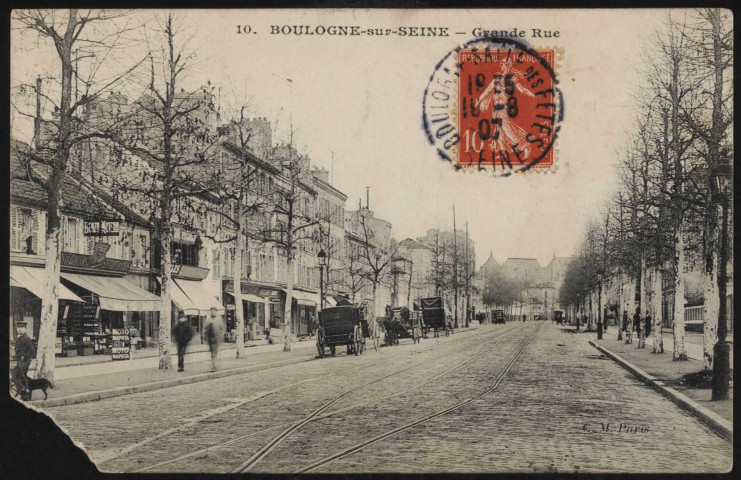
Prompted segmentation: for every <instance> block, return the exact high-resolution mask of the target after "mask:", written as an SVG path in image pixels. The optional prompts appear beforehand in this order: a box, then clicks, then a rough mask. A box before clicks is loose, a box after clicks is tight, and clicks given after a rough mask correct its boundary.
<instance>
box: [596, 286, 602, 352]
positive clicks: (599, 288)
mask: <svg viewBox="0 0 741 480" xmlns="http://www.w3.org/2000/svg"><path fill="white" fill-rule="evenodd" d="M602 329H603V326H602V273H598V274H597V340H602Z"/></svg>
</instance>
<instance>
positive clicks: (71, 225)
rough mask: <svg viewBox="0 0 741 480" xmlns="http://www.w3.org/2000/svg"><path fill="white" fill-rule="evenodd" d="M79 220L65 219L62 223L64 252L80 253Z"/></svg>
mask: <svg viewBox="0 0 741 480" xmlns="http://www.w3.org/2000/svg"><path fill="white" fill-rule="evenodd" d="M78 224H79V222H78V220H77V219H76V218H69V217H63V221H62V251H64V252H71V253H78V249H79V243H78V237H77V234H78V231H77V227H78Z"/></svg>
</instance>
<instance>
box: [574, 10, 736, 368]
mask: <svg viewBox="0 0 741 480" xmlns="http://www.w3.org/2000/svg"><path fill="white" fill-rule="evenodd" d="M681 15H682V16H681V17H678V16H677V14H675V13H672V14H670V15H669V16H668V17H667V20H666V24H665V26H664V28H663V29H662V30H660V31H658V32H657V33H656V39H655V42H654V43H653V45H652V46H651V47H649V49H648V50H647V51H646V52H645V53H644V58H643V61H642V63H641V68H640V70H639V71H638V72H637V73H638V80H639V86H640V87H639V91H638V92H637V94H636V101H637V103H636V104H637V106H638V107H637V111H636V117H635V128H633V130H632V131H631V132H629V133H630V140H629V141H628V142H626V145H625V148H624V149H623V150H622V151H621V152H619V155H620V160H619V163H618V165H617V168H618V171H619V174H618V180H617V184H616V185H615V190H614V193H613V195H612V197H611V198H610V200H609V201H608V202H607V203H606V205H605V206H604V208H603V211H602V214H601V218H600V219H598V220H593V221H591V222H590V223H589V224H588V225H587V227H586V231H585V232H584V236H583V240H582V245H581V247H580V250H579V252H578V253H577V255H576V258H575V260H574V261H573V262H572V263H571V265H570V268H569V270H568V272H567V275H566V279H565V283H564V286H563V287H562V289H561V292H560V294H561V298H560V300H561V303H562V304H563V305H575V304H579V303H580V302H581V303H583V302H585V300H588V298H589V296H590V295H591V296H592V297H593V299H594V300H597V299H596V298H595V297H594V296H595V295H597V293H598V291H599V290H600V286H602V287H604V288H602V289H601V290H602V292H603V295H605V296H609V295H610V293H609V292H614V293H613V295H614V296H616V297H617V298H619V297H622V298H619V302H618V303H619V304H620V305H621V306H622V307H624V308H620V309H619V310H624V309H626V308H625V307H626V305H629V306H633V295H634V294H635V292H636V291H638V292H639V293H638V295H637V296H638V297H639V298H640V306H638V308H639V309H640V312H641V315H642V316H645V315H646V314H650V315H651V317H652V321H653V329H652V344H653V351H654V352H657V353H659V352H663V351H664V344H663V338H662V329H661V323H662V315H663V312H662V298H663V295H662V292H664V291H667V290H668V291H671V290H673V291H674V300H673V304H672V305H671V306H670V308H671V313H670V315H671V317H672V318H673V330H674V332H673V333H674V358H675V359H676V360H684V359H687V352H686V347H685V334H684V332H685V324H684V309H685V290H686V278H687V273H688V272H690V271H700V272H702V277H703V282H702V283H703V288H704V292H703V297H704V332H705V333H704V336H705V339H704V344H705V349H704V350H705V354H704V356H705V361H704V365H705V368H706V369H712V368H713V348H714V345H715V344H716V341H717V338H718V331H719V329H722V331H723V337H724V336H725V319H726V313H725V312H726V291H725V290H726V282H727V274H726V265H727V264H728V263H729V262H731V261H732V258H731V252H730V251H729V249H728V248H727V246H728V242H729V237H730V234H729V233H728V232H729V229H728V228H727V222H728V218H729V209H730V205H729V198H730V195H729V192H728V190H729V189H728V188H727V187H729V186H732V166H733V143H732V142H733V139H732V134H731V132H732V125H733V80H732V69H733V30H732V23H733V22H732V19H731V13H730V12H729V11H725V10H720V9H704V10H697V11H694V12H686V13H682V14H681ZM730 230H731V231H732V229H730ZM731 241H732V239H731ZM600 283H601V285H600ZM626 285H629V286H630V287H629V288H628V289H625V288H624V287H625V286H626ZM636 288H637V289H638V290H636ZM625 292H627V293H625ZM609 301H610V299H608V298H603V299H602V301H601V304H602V306H603V307H604V306H605V305H606V302H609ZM594 303H595V305H596V303H597V302H594ZM631 310H632V308H631ZM633 312H634V310H632V311H629V312H628V313H629V315H630V314H632V313H633ZM719 319H720V320H719ZM719 322H720V323H719Z"/></svg>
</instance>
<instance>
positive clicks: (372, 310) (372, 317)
mask: <svg viewBox="0 0 741 480" xmlns="http://www.w3.org/2000/svg"><path fill="white" fill-rule="evenodd" d="M377 289H378V282H377V281H374V282H373V288H372V294H371V295H372V297H371V302H370V312H368V317H369V320H368V322H369V323H370V325H371V334H372V336H373V338H375V337H376V328H377V323H378V322H376V290H377Z"/></svg>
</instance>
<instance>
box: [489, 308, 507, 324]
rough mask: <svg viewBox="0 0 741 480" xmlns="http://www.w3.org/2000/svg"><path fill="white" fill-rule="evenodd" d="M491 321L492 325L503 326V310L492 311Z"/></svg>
mask: <svg viewBox="0 0 741 480" xmlns="http://www.w3.org/2000/svg"><path fill="white" fill-rule="evenodd" d="M491 319H492V323H494V324H499V323H501V324H504V310H492V311H491Z"/></svg>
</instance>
